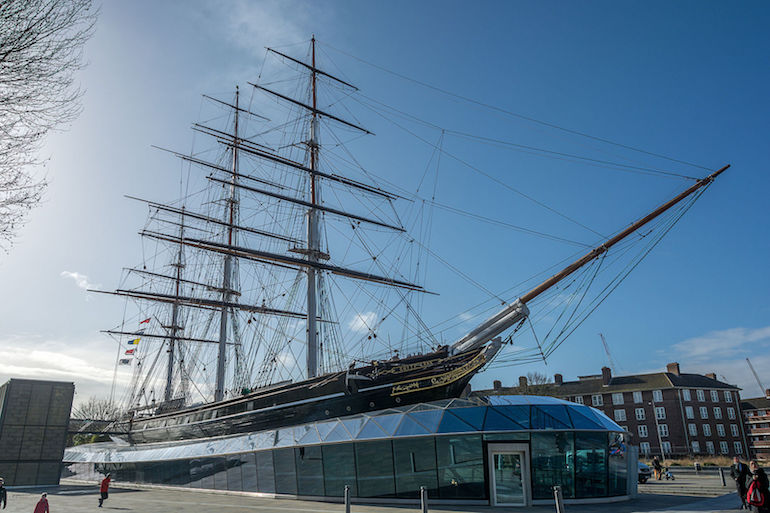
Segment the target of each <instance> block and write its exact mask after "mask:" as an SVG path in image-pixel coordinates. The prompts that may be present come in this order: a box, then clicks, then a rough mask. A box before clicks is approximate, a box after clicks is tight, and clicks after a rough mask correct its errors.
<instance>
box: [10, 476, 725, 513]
mask: <svg viewBox="0 0 770 513" xmlns="http://www.w3.org/2000/svg"><path fill="white" fill-rule="evenodd" d="M713 484H714V483H713V482H705V481H701V482H699V481H697V478H692V479H685V478H683V479H680V480H677V481H674V482H670V481H669V482H666V481H662V482H654V483H651V484H648V485H645V486H644V490H643V493H642V494H641V495H640V496H639V498H638V499H636V500H633V501H629V502H622V503H614V504H598V505H590V506H575V505H567V506H566V511H567V512H568V513H652V512H663V511H671V512H679V513H686V512H698V513H702V512H719V513H721V512H728V511H729V512H732V511H736V508H735V506H736V503H737V498H736V497H735V493H734V492H733V493H732V494H730V495H723V496H721V497H711V498H705V497H703V496H694V495H692V494H694V493H705V492H699V491H698V488H699V487H700V485H703V488H704V489H710V488H711V486H712V485H713ZM717 484H718V483H717ZM720 488H721V487H720ZM97 490H98V487H97V486H96V485H95V484H94V485H93V486H90V487H89V486H82V485H72V484H67V485H63V486H61V487H58V488H52V489H50V490H48V500H49V504H50V506H51V511H52V512H53V513H82V512H85V511H93V512H97V511H103V512H104V513H107V512H108V511H125V512H141V513H170V512H185V513H210V512H215V513H231V512H232V513H235V512H241V511H243V512H254V513H264V512H276V513H332V512H334V513H342V512H343V511H344V506H343V505H342V504H333V503H323V502H309V501H297V500H277V499H264V498H257V497H251V496H241V495H226V494H219V493H211V492H200V491H192V490H160V489H129V488H119V487H116V488H114V489H111V490H110V498H109V499H108V500H107V501H106V502H105V506H104V508H102V509H101V510H99V509H98V508H97V507H96V506H97V499H98V496H99V494H98V493H97ZM722 490H724V489H722ZM41 491H42V490H38V489H34V490H10V491H9V497H8V508H7V509H6V510H5V511H3V512H2V513H15V512H25V513H31V512H32V511H33V509H34V506H35V503H36V502H37V500H38V498H39V497H40V492H41ZM682 491H685V492H686V493H687V494H690V495H687V494H682ZM728 491H729V488H728ZM411 511H414V512H417V511H419V507H418V506H416V505H409V506H377V505H363V504H353V507H352V513H408V512H411ZM430 511H431V512H435V513H442V512H452V513H457V512H488V513H491V512H500V511H528V512H533V513H534V512H537V513H546V512H547V513H552V512H553V511H554V507H553V506H537V507H533V508H527V509H521V508H515V509H514V508H510V509H505V508H491V507H488V506H463V507H454V506H436V507H431V508H430Z"/></svg>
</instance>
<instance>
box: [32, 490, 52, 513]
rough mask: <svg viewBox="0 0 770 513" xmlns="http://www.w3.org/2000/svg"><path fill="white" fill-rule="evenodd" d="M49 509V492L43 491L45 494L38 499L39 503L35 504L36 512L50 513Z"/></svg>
mask: <svg viewBox="0 0 770 513" xmlns="http://www.w3.org/2000/svg"><path fill="white" fill-rule="evenodd" d="M49 511H50V510H49V509H48V494H47V493H43V495H41V496H40V500H39V501H37V504H36V505H35V513H49Z"/></svg>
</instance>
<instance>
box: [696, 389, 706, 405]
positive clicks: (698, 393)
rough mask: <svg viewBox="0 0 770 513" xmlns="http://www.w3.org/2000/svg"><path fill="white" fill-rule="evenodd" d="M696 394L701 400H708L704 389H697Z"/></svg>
mask: <svg viewBox="0 0 770 513" xmlns="http://www.w3.org/2000/svg"><path fill="white" fill-rule="evenodd" d="M695 394H696V395H697V396H698V400H699V401H701V402H702V401H705V400H706V394H705V393H704V392H703V390H696V391H695Z"/></svg>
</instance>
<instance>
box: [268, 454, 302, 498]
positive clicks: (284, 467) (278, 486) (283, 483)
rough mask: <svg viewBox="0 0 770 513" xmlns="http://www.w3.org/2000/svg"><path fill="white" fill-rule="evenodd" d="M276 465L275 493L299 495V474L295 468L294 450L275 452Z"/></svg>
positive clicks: (274, 460) (274, 461)
mask: <svg viewBox="0 0 770 513" xmlns="http://www.w3.org/2000/svg"><path fill="white" fill-rule="evenodd" d="M273 463H274V465H275V492H276V493H288V494H291V495H296V494H297V473H296V470H295V468H294V449H291V448H287V449H276V450H274V451H273Z"/></svg>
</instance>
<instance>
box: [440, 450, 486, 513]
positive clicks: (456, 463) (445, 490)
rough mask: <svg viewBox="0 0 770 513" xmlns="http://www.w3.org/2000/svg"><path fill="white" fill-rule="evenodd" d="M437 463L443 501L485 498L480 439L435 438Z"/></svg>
mask: <svg viewBox="0 0 770 513" xmlns="http://www.w3.org/2000/svg"><path fill="white" fill-rule="evenodd" d="M436 459H437V461H438V486H439V496H440V497H441V498H442V499H483V498H486V497H487V488H486V484H485V481H484V456H483V453H482V445H481V436H479V435H468V436H439V437H436Z"/></svg>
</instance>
